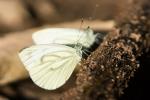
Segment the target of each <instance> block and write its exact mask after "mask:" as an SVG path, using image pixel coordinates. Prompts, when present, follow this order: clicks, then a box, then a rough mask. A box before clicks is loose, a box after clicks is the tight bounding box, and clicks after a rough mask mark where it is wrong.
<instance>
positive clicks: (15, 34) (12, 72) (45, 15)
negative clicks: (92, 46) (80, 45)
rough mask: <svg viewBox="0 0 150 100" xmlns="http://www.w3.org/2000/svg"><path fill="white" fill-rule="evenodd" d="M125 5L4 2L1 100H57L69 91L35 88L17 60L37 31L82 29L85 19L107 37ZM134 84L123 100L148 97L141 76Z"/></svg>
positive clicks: (67, 0) (79, 0)
mask: <svg viewBox="0 0 150 100" xmlns="http://www.w3.org/2000/svg"><path fill="white" fill-rule="evenodd" d="M129 1H130V0H129ZM121 5H124V2H123V0H121V1H120V0H113V1H112V0H0V100H57V98H56V97H57V96H58V95H59V94H60V93H62V92H63V90H65V88H66V87H65V86H64V87H62V88H61V89H58V90H56V91H46V90H43V89H41V88H39V87H37V86H36V85H35V84H33V82H32V81H31V80H30V79H29V78H28V73H27V72H26V70H25V69H24V67H23V65H22V64H21V63H20V61H19V59H18V57H17V53H18V52H19V50H21V49H22V48H24V47H26V46H29V45H32V44H33V42H32V39H31V34H32V33H33V32H35V31H36V30H39V29H41V28H43V27H73V28H80V25H81V22H82V21H81V20H82V19H83V27H84V26H90V27H92V28H93V29H94V31H97V32H101V33H107V32H108V31H110V30H112V29H113V26H114V25H115V21H114V20H115V18H116V16H117V17H118V16H119V14H120V13H121V9H120V8H118V7H120V6H121ZM121 7H123V6H121ZM126 7H127V6H126ZM144 62H145V63H148V61H147V62H146V61H144ZM139 73H143V72H139ZM142 75H143V74H142ZM144 75H145V74H144ZM143 77H145V76H143ZM132 81H133V82H132ZM132 81H131V83H130V84H131V85H130V86H131V88H130V87H129V88H127V89H126V90H125V95H123V96H122V98H121V100H134V99H135V98H137V95H138V96H140V97H143V96H145V94H144V91H145V90H146V87H142V86H143V84H137V83H138V82H139V83H141V81H143V82H144V81H145V80H144V79H142V78H141V76H137V77H136V78H135V79H133V80H132ZM136 82H137V83H136ZM135 83H136V84H137V85H135ZM133 86H134V87H133ZM138 87H140V88H138ZM135 89H136V90H135ZM129 91H132V92H129ZM129 93H130V94H129ZM139 94H140V95H139ZM135 100H137V99H135Z"/></svg>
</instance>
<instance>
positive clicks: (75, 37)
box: [32, 28, 96, 47]
mask: <svg viewBox="0 0 150 100" xmlns="http://www.w3.org/2000/svg"><path fill="white" fill-rule="evenodd" d="M95 37H96V35H94V34H93V31H92V30H91V29H89V28H88V29H85V30H78V29H71V28H47V29H43V30H40V31H37V32H35V33H34V34H33V35H32V38H33V40H34V42H35V43H36V44H50V43H56V44H76V43H80V44H82V45H83V46H85V47H89V46H90V45H91V44H93V42H94V41H95Z"/></svg>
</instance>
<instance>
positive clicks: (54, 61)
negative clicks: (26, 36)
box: [19, 28, 96, 90]
mask: <svg viewBox="0 0 150 100" xmlns="http://www.w3.org/2000/svg"><path fill="white" fill-rule="evenodd" d="M49 30H50V31H49ZM43 32H45V33H43ZM51 32H53V33H51ZM57 32H58V33H57ZM59 32H61V33H59ZM65 32H66V33H65ZM75 32H76V33H75ZM42 33H43V35H42ZM82 34H83V35H82ZM92 34H93V33H90V32H89V33H86V31H82V32H79V30H77V29H63V28H53V29H46V30H42V31H40V32H36V33H35V34H33V40H34V41H35V43H37V45H34V46H31V47H29V48H26V49H24V50H22V51H21V52H20V53H19V57H20V59H21V61H22V62H23V64H24V65H25V67H26V69H27V70H28V72H29V74H30V77H31V79H32V80H33V82H34V83H35V84H37V85H38V86H39V87H41V88H44V89H48V90H54V89H56V88H59V87H60V86H62V85H63V84H65V82H66V81H67V80H68V79H69V77H70V76H71V74H72V72H73V71H74V69H75V67H76V65H77V64H78V63H79V62H80V61H81V58H82V45H84V46H86V47H89V46H90V45H91V44H92V43H93V42H94V41H93V40H92V39H91V40H90V39H89V38H93V39H95V37H96V36H95V35H94V34H93V35H92ZM78 35H79V36H81V39H82V40H80V39H79V37H78ZM90 35H91V36H92V37H89V36H90ZM46 36H47V37H46ZM50 36H51V37H50ZM55 39H56V41H55ZM59 39H61V40H60V41H61V42H60V41H59ZM65 39H68V40H67V41H65ZM75 40H76V41H77V40H79V42H78V43H77V42H76V41H75ZM87 40H90V42H88V43H87ZM54 41H55V42H54ZM69 41H70V42H69ZM56 43H57V44H56ZM83 43H86V44H83ZM63 44H73V45H74V47H70V46H66V45H63Z"/></svg>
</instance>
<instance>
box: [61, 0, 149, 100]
mask: <svg viewBox="0 0 150 100" xmlns="http://www.w3.org/2000/svg"><path fill="white" fill-rule="evenodd" d="M129 1H130V2H129ZM124 2H126V5H125V7H127V6H128V7H129V8H128V9H124V8H123V9H122V10H121V11H124V12H123V13H122V16H119V14H120V13H119V14H118V19H119V20H117V23H118V24H117V27H118V28H117V29H116V30H114V31H112V32H110V33H109V34H108V36H107V37H106V38H105V39H104V41H103V43H102V44H101V45H100V46H99V47H98V48H97V50H96V51H94V52H93V53H92V54H91V55H90V56H89V57H88V59H87V60H85V61H84V62H83V63H82V64H81V66H80V67H81V70H80V71H79V73H78V74H77V80H76V86H74V87H73V88H71V89H69V90H68V91H66V92H65V93H64V94H63V95H62V97H61V98H63V99H64V100H70V99H71V100H74V99H75V100H115V99H117V98H118V97H119V96H120V95H121V94H123V90H124V89H125V88H126V87H127V86H128V81H129V80H130V78H131V77H133V76H134V73H135V71H136V70H137V69H138V68H139V66H140V63H139V61H138V60H137V59H138V57H139V56H141V55H142V54H143V52H149V49H150V20H149V18H150V4H149V2H148V0H147V1H146V0H145V1H143V2H138V1H136V0H132V1H131V0H127V1H124ZM123 4H124V3H123ZM127 14H128V16H127Z"/></svg>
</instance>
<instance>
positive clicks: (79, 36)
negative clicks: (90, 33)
mask: <svg viewBox="0 0 150 100" xmlns="http://www.w3.org/2000/svg"><path fill="white" fill-rule="evenodd" d="M83 23H84V19H83V17H82V18H81V24H80V27H79V35H78V40H77V43H76V45H75V47H76V46H77V45H78V42H79V41H80V39H81V37H82V35H80V32H81V30H82V26H83Z"/></svg>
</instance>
